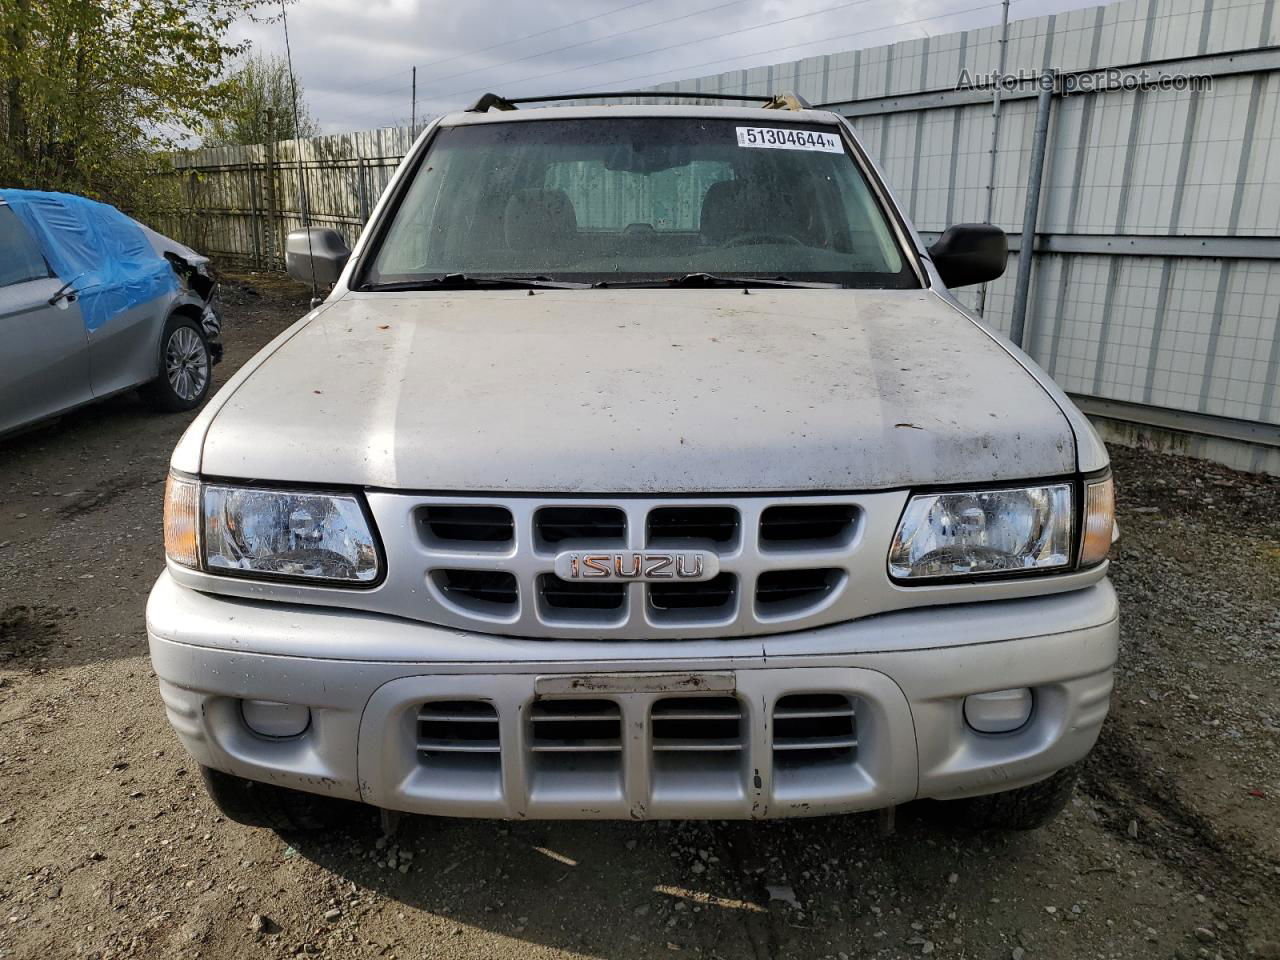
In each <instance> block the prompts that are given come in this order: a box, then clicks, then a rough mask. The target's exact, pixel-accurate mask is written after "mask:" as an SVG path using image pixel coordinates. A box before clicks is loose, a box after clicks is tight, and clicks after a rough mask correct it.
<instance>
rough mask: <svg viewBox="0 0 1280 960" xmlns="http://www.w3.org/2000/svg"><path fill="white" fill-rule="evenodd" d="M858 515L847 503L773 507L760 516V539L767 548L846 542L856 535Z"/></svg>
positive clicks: (819, 545)
mask: <svg viewBox="0 0 1280 960" xmlns="http://www.w3.org/2000/svg"><path fill="white" fill-rule="evenodd" d="M857 516H858V511H857V508H856V507H854V506H852V505H850V504H846V503H818V504H787V505H783V506H776V507H769V508H768V509H767V510H765V511H764V513H763V514H761V516H760V543H761V545H762V546H763V547H764V548H765V549H796V548H800V549H804V548H806V547H807V548H810V549H818V548H829V547H838V546H842V545H844V544H846V543H847V542H848V541H849V540H850V539H851V538H852V536H853V533H854V522H855V520H856V519H857Z"/></svg>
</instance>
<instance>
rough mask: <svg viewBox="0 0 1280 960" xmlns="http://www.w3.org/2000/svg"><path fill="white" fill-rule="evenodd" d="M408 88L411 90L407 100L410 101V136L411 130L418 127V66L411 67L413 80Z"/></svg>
mask: <svg viewBox="0 0 1280 960" xmlns="http://www.w3.org/2000/svg"><path fill="white" fill-rule="evenodd" d="M409 89H410V90H412V91H413V92H412V94H410V101H409V102H410V106H409V135H410V136H412V135H413V132H414V131H415V130H417V129H418V68H417V67H414V68H413V82H412V84H410V87H409Z"/></svg>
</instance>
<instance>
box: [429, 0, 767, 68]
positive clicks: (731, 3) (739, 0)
mask: <svg viewBox="0 0 1280 960" xmlns="http://www.w3.org/2000/svg"><path fill="white" fill-rule="evenodd" d="M746 2H747V0H727V2H726V3H719V4H716V5H715V6H714V7H706V8H704V9H702V10H695V11H694V12H693V13H686V14H682V15H681V16H678V17H671V18H668V19H666V20H655V21H653V23H647V24H645V25H644V26H643V27H631V28H630V29H628V30H619V31H617V32H616V33H606V34H605V35H604V36H603V37H591V38H590V39H588V40H579V41H578V42H577V43H570V44H566V45H565V46H563V47H552V48H551V49H550V50H543V51H542V52H541V53H530V54H528V55H526V56H523V57H516V58H515V59H514V60H504V61H502V63H493V64H488V65H486V66H483V67H472V68H471V69H470V70H459V71H458V72H457V73H446V74H444V75H443V76H439V77H428V78H427V79H428V80H429V81H431V82H433V83H435V82H438V81H440V80H452V79H453V78H454V77H465V76H466V75H467V74H468V73H478V72H480V71H481V70H497V69H498V68H500V67H508V66H510V65H511V64H513V63H523V62H524V61H525V60H536V59H538V57H546V56H550V55H551V54H553V53H562V52H564V51H565V50H575V49H577V48H578V47H585V46H588V45H589V44H593V43H603V42H604V41H605V40H613V39H614V38H616V37H625V36H626V35H627V34H630V33H639V32H640V31H641V30H649V29H651V28H653V27H665V26H670V25H671V24H673V23H679V22H680V21H681V20H690V19H692V18H694V17H700V16H702V15H703V14H704V13H713V12H714V11H716V10H724V9H725V8H727V7H740V6H742V5H743V4H744V3H746ZM725 35H726V36H727V34H725Z"/></svg>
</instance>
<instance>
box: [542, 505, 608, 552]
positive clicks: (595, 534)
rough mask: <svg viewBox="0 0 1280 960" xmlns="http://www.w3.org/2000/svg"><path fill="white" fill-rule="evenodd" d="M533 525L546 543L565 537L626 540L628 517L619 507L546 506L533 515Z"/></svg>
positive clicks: (563, 539) (558, 541) (552, 542)
mask: <svg viewBox="0 0 1280 960" xmlns="http://www.w3.org/2000/svg"><path fill="white" fill-rule="evenodd" d="M533 528H534V531H535V533H536V534H537V537H538V540H539V541H541V542H542V543H544V544H552V545H554V544H558V543H562V542H564V541H565V540H589V541H591V542H592V543H599V542H601V541H605V542H616V543H618V544H623V543H624V542H625V538H626V535H627V517H626V514H624V513H623V512H622V511H621V510H619V509H618V508H617V507H543V508H542V509H540V510H538V511H537V512H536V513H534V515H533Z"/></svg>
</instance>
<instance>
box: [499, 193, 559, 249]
mask: <svg viewBox="0 0 1280 960" xmlns="http://www.w3.org/2000/svg"><path fill="white" fill-rule="evenodd" d="M502 219H503V224H504V229H505V231H506V240H507V246H508V247H512V248H514V249H517V250H521V249H527V248H530V247H537V246H541V245H543V244H545V243H546V242H548V241H550V242H552V243H555V242H556V241H557V240H560V239H562V238H567V237H572V236H574V235H576V234H577V232H578V218H577V217H576V216H575V215H574V212H573V204H572V203H571V202H570V201H569V195H568V194H567V193H565V192H564V191H563V190H517V191H516V192H515V193H513V194H512V195H511V197H510V198H509V199H508V200H507V208H506V211H505V212H504V214H503V218H502Z"/></svg>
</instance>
